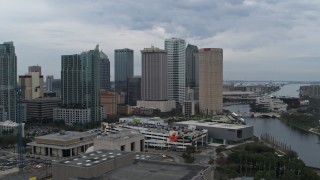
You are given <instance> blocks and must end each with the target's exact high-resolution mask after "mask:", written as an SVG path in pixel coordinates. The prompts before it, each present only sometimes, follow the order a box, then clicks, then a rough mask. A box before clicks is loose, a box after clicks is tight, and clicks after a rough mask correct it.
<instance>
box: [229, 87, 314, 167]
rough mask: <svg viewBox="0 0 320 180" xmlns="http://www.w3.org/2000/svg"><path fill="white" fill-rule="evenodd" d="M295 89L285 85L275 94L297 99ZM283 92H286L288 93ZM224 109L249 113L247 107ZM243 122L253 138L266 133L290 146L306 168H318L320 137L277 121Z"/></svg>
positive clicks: (247, 120)
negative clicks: (248, 126) (252, 134)
mask: <svg viewBox="0 0 320 180" xmlns="http://www.w3.org/2000/svg"><path fill="white" fill-rule="evenodd" d="M297 87H298V88H299V87H300V85H293V84H292V85H286V86H284V87H283V89H281V90H280V91H278V92H277V94H278V95H280V96H294V97H298V96H297V94H299V93H298V92H296V91H294V90H292V89H297ZM284 90H288V93H285V91H284ZM224 108H225V109H228V110H230V111H232V112H240V113H250V107H249V105H232V106H226V107H224ZM245 120H246V123H247V124H248V125H252V126H253V127H254V132H253V133H254V135H255V136H257V137H260V135H261V134H265V133H268V134H269V135H271V136H273V137H274V138H275V139H276V140H278V141H280V142H283V143H286V144H287V145H288V146H291V149H292V150H294V151H296V152H297V153H298V156H299V157H300V158H301V159H302V160H303V161H304V163H305V164H306V165H307V166H311V167H316V168H320V136H318V135H315V134H312V133H309V132H305V131H303V130H301V129H298V128H295V127H292V126H289V125H287V124H285V123H284V122H282V121H280V120H279V119H273V118H267V119H262V118H245Z"/></svg>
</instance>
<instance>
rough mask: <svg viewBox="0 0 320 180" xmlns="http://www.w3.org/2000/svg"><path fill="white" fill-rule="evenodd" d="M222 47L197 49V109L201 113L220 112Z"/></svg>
mask: <svg viewBox="0 0 320 180" xmlns="http://www.w3.org/2000/svg"><path fill="white" fill-rule="evenodd" d="M222 90H223V49H220V48H204V49H200V50H199V109H200V112H201V113H203V114H208V115H214V114H217V113H221V112H222V106H223V103H222V99H223V97H222Z"/></svg>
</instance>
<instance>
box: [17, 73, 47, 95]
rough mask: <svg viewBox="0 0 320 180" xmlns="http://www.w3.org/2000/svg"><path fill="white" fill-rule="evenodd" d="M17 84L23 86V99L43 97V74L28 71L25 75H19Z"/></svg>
mask: <svg viewBox="0 0 320 180" xmlns="http://www.w3.org/2000/svg"><path fill="white" fill-rule="evenodd" d="M19 84H20V85H21V86H22V87H23V89H22V98H23V99H25V100H31V99H35V98H39V97H43V76H42V75H40V72H29V73H28V74H27V75H23V76H19Z"/></svg>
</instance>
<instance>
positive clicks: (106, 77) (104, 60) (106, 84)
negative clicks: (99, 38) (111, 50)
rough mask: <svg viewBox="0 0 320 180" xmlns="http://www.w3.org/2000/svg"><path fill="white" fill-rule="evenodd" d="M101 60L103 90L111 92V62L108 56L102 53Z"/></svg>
mask: <svg viewBox="0 0 320 180" xmlns="http://www.w3.org/2000/svg"><path fill="white" fill-rule="evenodd" d="M100 59H101V64H100V71H101V74H100V76H101V78H100V80H101V87H100V88H101V89H107V90H110V61H109V58H108V56H107V55H106V54H105V53H104V52H102V51H100Z"/></svg>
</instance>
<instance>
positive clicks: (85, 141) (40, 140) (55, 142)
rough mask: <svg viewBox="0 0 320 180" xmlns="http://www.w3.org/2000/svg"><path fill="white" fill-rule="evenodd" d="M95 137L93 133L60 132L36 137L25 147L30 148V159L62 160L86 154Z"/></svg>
mask: <svg viewBox="0 0 320 180" xmlns="http://www.w3.org/2000/svg"><path fill="white" fill-rule="evenodd" d="M96 137H97V133H95V132H94V131H86V132H75V131H61V132H60V133H55V134H49V135H45V136H39V137H36V138H35V141H33V142H31V143H28V144H27V145H28V146H30V147H31V155H30V156H31V157H35V158H40V159H62V158H67V157H73V156H76V155H79V154H82V153H84V152H86V150H87V149H88V148H89V147H91V146H93V141H94V138H96Z"/></svg>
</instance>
